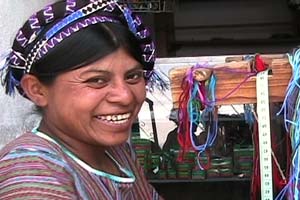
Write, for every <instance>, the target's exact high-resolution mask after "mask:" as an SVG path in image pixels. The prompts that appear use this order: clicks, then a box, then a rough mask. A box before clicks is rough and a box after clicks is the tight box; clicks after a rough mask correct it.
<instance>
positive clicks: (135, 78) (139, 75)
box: [126, 70, 144, 84]
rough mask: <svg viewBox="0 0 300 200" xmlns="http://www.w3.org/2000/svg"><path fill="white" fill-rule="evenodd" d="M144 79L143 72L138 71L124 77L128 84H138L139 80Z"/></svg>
mask: <svg viewBox="0 0 300 200" xmlns="http://www.w3.org/2000/svg"><path fill="white" fill-rule="evenodd" d="M142 79H144V70H138V71H134V72H130V73H129V74H127V76H126V81H127V82H129V83H132V84H133V83H138V82H139V81H140V80H142Z"/></svg>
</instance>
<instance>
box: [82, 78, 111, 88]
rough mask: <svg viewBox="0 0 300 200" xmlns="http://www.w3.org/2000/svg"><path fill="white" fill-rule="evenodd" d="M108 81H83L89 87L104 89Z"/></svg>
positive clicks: (97, 79) (99, 79)
mask: <svg viewBox="0 0 300 200" xmlns="http://www.w3.org/2000/svg"><path fill="white" fill-rule="evenodd" d="M108 81H109V80H108V79H106V78H104V77H93V78H90V79H88V80H87V81H85V83H87V84H88V85H90V86H91V87H104V86H105V85H106V84H107V82H108Z"/></svg>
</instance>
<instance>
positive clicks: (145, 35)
mask: <svg viewBox="0 0 300 200" xmlns="http://www.w3.org/2000/svg"><path fill="white" fill-rule="evenodd" d="M59 3H60V4H59ZM61 3H64V6H61V5H62V4H61ZM62 7H63V8H62ZM97 11H101V12H99V14H97ZM105 13H106V14H105ZM105 22H110V23H120V24H125V25H126V26H127V27H128V29H129V30H130V31H131V32H132V33H133V34H134V36H135V37H136V38H137V40H138V41H139V44H140V47H141V50H142V57H143V61H144V63H143V64H144V69H145V70H146V76H147V78H148V79H151V76H152V74H153V71H152V70H153V66H154V61H155V45H154V43H153V41H152V40H151V38H150V32H149V30H148V29H147V28H145V27H144V25H143V23H142V21H141V19H140V18H139V17H138V16H137V15H135V14H134V13H133V12H132V11H131V10H130V9H129V8H128V7H126V6H125V5H123V4H120V3H118V2H117V1H116V0H65V1H62V2H58V3H55V4H52V5H48V6H46V7H45V8H44V9H42V10H40V11H39V12H37V13H35V14H33V15H32V16H31V17H30V18H29V19H28V21H27V22H26V23H25V24H24V25H23V27H22V28H21V29H20V30H19V31H18V33H17V35H16V37H15V40H14V43H13V47H12V50H11V52H10V53H9V55H8V56H7V57H6V58H5V64H4V66H3V67H2V70H3V69H6V77H5V79H4V81H3V84H4V85H5V86H6V93H7V94H9V95H11V94H14V91H15V88H16V89H17V90H18V91H19V93H20V94H21V95H24V94H23V90H22V88H21V86H20V81H21V79H22V77H23V75H24V74H26V73H30V72H31V68H32V65H33V64H34V63H35V62H37V61H38V60H40V59H41V58H43V57H44V56H46V55H47V53H48V51H49V50H51V49H53V48H55V46H56V45H57V44H59V43H60V42H62V41H63V40H64V39H66V38H68V37H69V36H70V35H72V34H73V33H75V32H78V31H80V30H82V29H84V28H86V27H88V26H90V25H93V24H98V23H105ZM49 23H53V25H52V27H51V28H50V29H48V30H47V31H46V32H45V31H43V28H44V27H45V26H46V25H48V24H49ZM37 38H39V39H37ZM36 40H38V41H36ZM29 47H30V49H29V52H28V48H29Z"/></svg>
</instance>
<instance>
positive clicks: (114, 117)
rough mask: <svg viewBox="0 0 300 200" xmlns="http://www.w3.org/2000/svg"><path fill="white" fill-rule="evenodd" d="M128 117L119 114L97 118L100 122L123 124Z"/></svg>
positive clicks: (127, 114)
mask: <svg viewBox="0 0 300 200" xmlns="http://www.w3.org/2000/svg"><path fill="white" fill-rule="evenodd" d="M129 117H130V113H126V114H120V115H106V116H99V117H98V118H100V119H102V120H107V121H112V122H115V123H123V122H125V121H126V120H128V118H129Z"/></svg>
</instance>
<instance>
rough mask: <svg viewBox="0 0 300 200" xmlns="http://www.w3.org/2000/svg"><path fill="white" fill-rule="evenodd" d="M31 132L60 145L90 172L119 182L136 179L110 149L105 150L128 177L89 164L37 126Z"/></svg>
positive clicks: (130, 181) (129, 181)
mask: <svg viewBox="0 0 300 200" xmlns="http://www.w3.org/2000/svg"><path fill="white" fill-rule="evenodd" d="M31 132H32V133H33V134H35V135H37V136H39V137H41V138H43V139H45V140H48V141H49V142H52V143H54V144H56V145H57V146H59V147H60V148H61V149H62V151H63V152H64V153H65V154H66V155H68V156H69V157H70V158H71V159H72V160H74V161H75V162H76V163H77V164H78V165H80V166H81V167H82V168H84V169H85V170H87V171H88V172H91V173H93V174H96V175H98V176H102V177H105V178H108V179H111V180H112V181H115V182H119V183H133V182H134V181H135V176H134V174H133V173H132V171H130V170H128V169H126V168H124V167H122V166H121V165H120V163H119V162H118V161H117V160H116V159H115V158H114V157H113V156H112V155H111V154H110V153H109V152H108V151H105V153H106V155H107V156H108V157H109V158H110V159H111V160H112V161H113V162H114V163H115V164H116V166H117V167H118V168H119V170H120V171H121V172H123V173H124V174H125V175H126V176H127V177H120V176H117V175H114V174H110V173H107V172H104V171H101V170H98V169H95V168H93V167H91V166H90V165H89V164H87V163H86V162H84V161H83V160H81V159H80V158H78V157H77V156H76V155H75V154H74V153H72V152H71V151H70V150H68V149H67V148H66V147H65V146H64V145H63V144H61V143H60V142H58V141H57V140H55V139H54V138H52V137H50V136H49V135H47V134H45V133H43V132H41V131H39V130H38V129H37V128H34V129H32V131H31Z"/></svg>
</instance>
